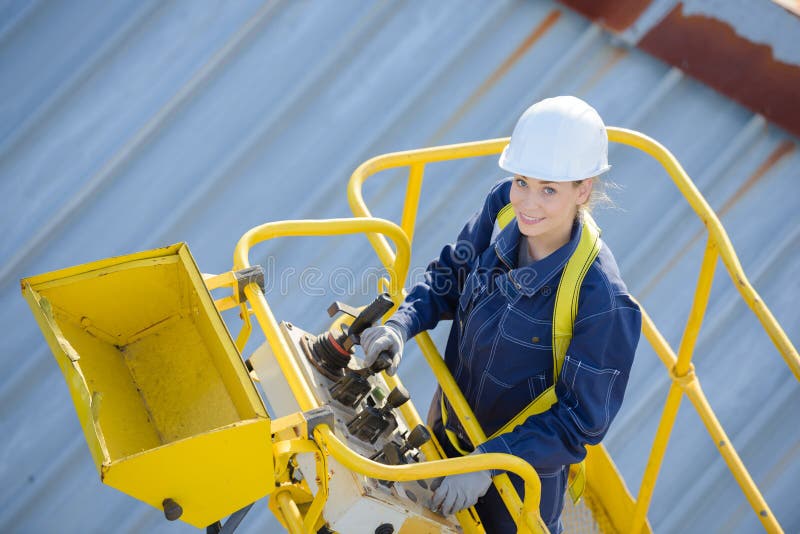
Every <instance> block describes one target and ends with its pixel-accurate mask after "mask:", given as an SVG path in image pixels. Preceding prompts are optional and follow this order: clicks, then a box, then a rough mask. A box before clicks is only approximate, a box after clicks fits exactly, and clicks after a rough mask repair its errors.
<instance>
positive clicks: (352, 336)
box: [301, 293, 393, 398]
mask: <svg viewBox="0 0 800 534" xmlns="http://www.w3.org/2000/svg"><path fill="white" fill-rule="evenodd" d="M392 306H393V303H392V299H391V298H389V294H388V293H381V294H380V295H378V296H377V297H376V298H375V300H373V301H372V302H370V303H369V304H368V305H367V306H366V307H365V308H364V309H363V310H361V313H358V311H357V310H356V308H353V307H352V306H349V305H347V304H344V303H342V302H339V301H335V302H334V303H333V304H331V305H330V306H329V307H328V315H329V316H331V317H333V316H334V315H336V314H337V313H339V312H343V313H346V314H348V315H350V316H351V317H354V320H353V323H352V324H351V325H350V326H349V327H348V326H347V325H345V324H340V325H339V328H338V331H337V329H331V330H328V331H326V332H323V333H322V334H320V335H318V336H307V337H306V338H304V339H303V340H302V342H301V346H302V348H303V351H304V352H305V353H306V357H307V358H308V360H309V361H310V362H311V364H312V365H313V366H314V367H315V368H316V369H317V370H318V371H319V372H320V373H322V374H323V375H324V376H326V377H327V378H329V379H330V380H339V379H340V378H342V376H343V375H345V369H346V368H347V365H348V364H349V363H350V357H351V356H352V354H353V345H356V344H358V343H359V336H360V335H361V333H362V332H363V331H364V330H366V329H367V328H368V327H369V326H371V325H372V324H373V323H375V322H376V321H378V320H379V319H380V318H381V317H383V316H384V315H385V314H386V312H388V311H389V310H390V309H391V308H392ZM384 359H385V357H384ZM379 361H380V359H379ZM376 364H377V362H376ZM380 365H384V363H383V362H382V363H381V364H380ZM388 365H391V360H389V364H388ZM388 365H387V367H388ZM384 368H385V367H384ZM362 398H363V397H362Z"/></svg>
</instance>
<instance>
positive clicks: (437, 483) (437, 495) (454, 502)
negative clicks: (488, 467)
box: [431, 471, 492, 515]
mask: <svg viewBox="0 0 800 534" xmlns="http://www.w3.org/2000/svg"><path fill="white" fill-rule="evenodd" d="M491 485H492V474H491V472H489V471H475V472H474V473H464V474H461V475H450V476H447V477H444V478H443V479H442V478H437V479H436V480H434V481H433V483H432V484H431V489H432V490H434V493H433V499H431V510H433V511H434V512H441V513H442V515H450V514H454V513H456V512H458V511H459V510H464V509H465V508H469V507H470V506H475V503H477V502H478V498H479V497H483V496H484V495H486V492H487V491H489V486H491Z"/></svg>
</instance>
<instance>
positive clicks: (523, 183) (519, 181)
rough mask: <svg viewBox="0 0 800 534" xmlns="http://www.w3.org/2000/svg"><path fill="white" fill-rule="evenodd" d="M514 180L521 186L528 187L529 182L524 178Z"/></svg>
mask: <svg viewBox="0 0 800 534" xmlns="http://www.w3.org/2000/svg"><path fill="white" fill-rule="evenodd" d="M514 181H515V182H516V183H517V185H518V186H519V187H528V182H526V181H525V180H523V179H522V178H515V179H514Z"/></svg>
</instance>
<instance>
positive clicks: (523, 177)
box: [517, 174, 555, 185]
mask: <svg viewBox="0 0 800 534" xmlns="http://www.w3.org/2000/svg"><path fill="white" fill-rule="evenodd" d="M517 177H518V178H522V179H524V180H525V181H526V182H527V181H528V180H536V178H529V177H527V176H522V175H521V174H518V175H517ZM536 181H537V182H539V184H540V185H545V184H554V183H555V182H549V181H544V182H543V181H541V180H536Z"/></svg>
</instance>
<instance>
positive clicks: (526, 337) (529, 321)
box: [500, 306, 553, 355]
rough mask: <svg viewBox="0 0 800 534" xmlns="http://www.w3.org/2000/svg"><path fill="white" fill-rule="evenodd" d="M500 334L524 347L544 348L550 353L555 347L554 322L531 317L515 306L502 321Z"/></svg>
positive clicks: (510, 307) (509, 309) (510, 308)
mask: <svg viewBox="0 0 800 534" xmlns="http://www.w3.org/2000/svg"><path fill="white" fill-rule="evenodd" d="M500 334H501V335H502V336H503V337H504V338H505V339H507V340H508V341H511V342H513V343H516V344H518V345H521V346H523V347H529V348H532V349H543V350H545V351H547V354H548V355H549V354H550V351H551V350H552V348H553V337H552V336H553V323H552V322H551V321H545V320H542V319H535V318H533V317H530V316H528V315H527V314H525V313H523V312H521V311H519V310H517V309H516V308H514V307H513V306H509V308H508V310H507V311H506V313H505V316H504V317H503V319H502V321H500Z"/></svg>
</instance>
